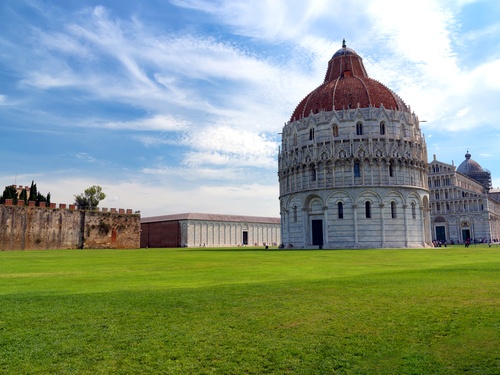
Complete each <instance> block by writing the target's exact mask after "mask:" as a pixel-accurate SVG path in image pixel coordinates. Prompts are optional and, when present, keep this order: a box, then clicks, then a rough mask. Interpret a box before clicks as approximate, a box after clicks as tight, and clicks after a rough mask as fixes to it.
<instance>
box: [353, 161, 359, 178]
mask: <svg viewBox="0 0 500 375" xmlns="http://www.w3.org/2000/svg"><path fill="white" fill-rule="evenodd" d="M354 177H360V172H359V163H354Z"/></svg>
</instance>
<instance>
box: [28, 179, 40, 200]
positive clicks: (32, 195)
mask: <svg viewBox="0 0 500 375" xmlns="http://www.w3.org/2000/svg"><path fill="white" fill-rule="evenodd" d="M37 196H38V192H37V190H36V184H35V181H33V180H31V188H30V198H29V200H30V201H35V202H36V200H37Z"/></svg>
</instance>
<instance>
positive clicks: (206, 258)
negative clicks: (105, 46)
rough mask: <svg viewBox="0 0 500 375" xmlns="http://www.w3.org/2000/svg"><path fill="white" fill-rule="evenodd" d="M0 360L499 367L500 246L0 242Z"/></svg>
mask: <svg viewBox="0 0 500 375" xmlns="http://www.w3.org/2000/svg"><path fill="white" fill-rule="evenodd" d="M0 373H2V374H4V373H5V374H50V373H53V374H104V373H106V374H107V373H112V374H134V373H146V374H200V373H216V374H244V373H249V374H263V373H273V374H289V373H290V374H462V373H471V374H472V373H474V374H500V248H499V247H496V246H494V247H492V248H488V247H487V246H473V247H470V248H468V249H465V248H464V247H459V246H454V247H447V248H444V247H443V248H436V249H423V250H422V249H420V250H406V249H405V250H392V249H391V250H388V249H386V250H276V249H272V250H267V251H266V250H262V249H252V248H249V249H247V248H245V249H242V248H236V249H206V248H204V249H185V248H184V249H141V250H51V251H18V252H0Z"/></svg>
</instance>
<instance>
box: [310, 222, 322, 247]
mask: <svg viewBox="0 0 500 375" xmlns="http://www.w3.org/2000/svg"><path fill="white" fill-rule="evenodd" d="M311 224H312V244H313V245H314V246H323V220H312V223H311Z"/></svg>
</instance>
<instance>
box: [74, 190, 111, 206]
mask: <svg viewBox="0 0 500 375" xmlns="http://www.w3.org/2000/svg"><path fill="white" fill-rule="evenodd" d="M104 198H106V194H104V193H103V192H102V187H100V186H97V185H94V186H91V187H89V188H88V189H85V191H84V192H83V193H82V194H80V195H75V205H77V206H78V209H80V210H95V209H96V208H97V206H98V205H99V202H100V201H102V200H103V199H104Z"/></svg>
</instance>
